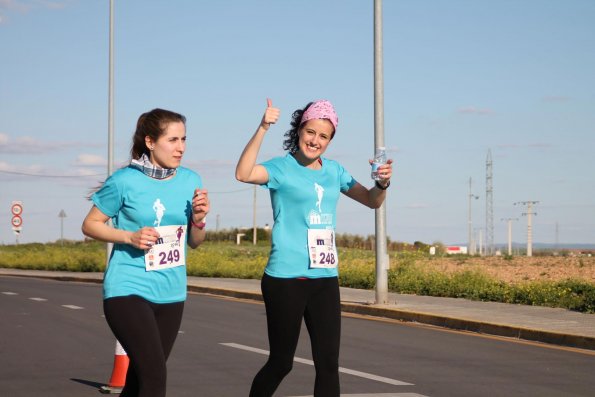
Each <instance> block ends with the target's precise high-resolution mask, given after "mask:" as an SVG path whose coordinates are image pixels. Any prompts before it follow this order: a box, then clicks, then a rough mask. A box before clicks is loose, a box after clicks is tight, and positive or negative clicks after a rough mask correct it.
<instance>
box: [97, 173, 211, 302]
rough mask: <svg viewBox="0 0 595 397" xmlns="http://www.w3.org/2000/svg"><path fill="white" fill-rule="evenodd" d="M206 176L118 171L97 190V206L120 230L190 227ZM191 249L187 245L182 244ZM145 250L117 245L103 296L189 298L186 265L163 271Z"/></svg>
mask: <svg viewBox="0 0 595 397" xmlns="http://www.w3.org/2000/svg"><path fill="white" fill-rule="evenodd" d="M196 188H202V180H201V178H200V176H199V175H198V174H197V173H195V172H194V171H191V170H189V169H187V168H184V167H178V169H177V171H176V173H175V175H174V176H173V177H172V178H170V179H166V180H159V179H154V178H151V177H149V176H147V175H145V174H143V173H142V172H141V171H139V170H138V169H135V168H132V167H125V168H121V169H119V170H117V171H116V172H114V174H113V175H111V176H110V177H109V178H108V179H107V180H106V181H105V183H104V185H103V186H102V188H101V189H100V190H99V191H98V192H96V193H95V194H93V196H92V197H91V199H92V200H93V203H94V204H95V206H96V207H97V208H98V209H99V210H100V211H101V212H102V213H104V214H105V215H107V216H109V217H110V218H112V222H113V225H114V227H115V228H117V229H122V230H129V231H137V230H138V229H140V228H142V227H146V226H150V227H154V226H170V225H188V223H189V220H190V217H191V216H192V206H191V203H192V196H193V194H194V189H196ZM182 245H183V247H184V248H183V249H184V251H186V244H182ZM144 255H145V252H144V251H143V250H141V249H138V248H135V247H133V246H132V245H128V244H114V248H113V250H112V255H111V257H110V260H109V265H108V267H107V270H106V272H105V277H104V281H103V298H104V299H107V298H112V297H116V296H128V295H139V296H141V297H143V298H145V299H147V300H149V301H151V302H155V303H172V302H180V301H184V300H185V299H186V264H185V263H184V265H183V266H177V267H173V268H169V269H162V270H157V271H146V270H145V259H144Z"/></svg>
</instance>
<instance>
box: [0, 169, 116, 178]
mask: <svg viewBox="0 0 595 397" xmlns="http://www.w3.org/2000/svg"><path fill="white" fill-rule="evenodd" d="M0 173H2V174H11V175H21V176H32V177H37V178H88V177H91V176H105V172H104V173H101V174H87V175H51V174H30V173H27V172H19V171H5V170H0Z"/></svg>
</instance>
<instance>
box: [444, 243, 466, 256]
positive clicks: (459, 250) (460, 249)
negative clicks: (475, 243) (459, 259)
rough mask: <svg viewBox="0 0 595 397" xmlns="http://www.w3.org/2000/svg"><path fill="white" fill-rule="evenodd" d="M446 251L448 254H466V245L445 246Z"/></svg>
mask: <svg viewBox="0 0 595 397" xmlns="http://www.w3.org/2000/svg"><path fill="white" fill-rule="evenodd" d="M446 253H447V254H449V255H453V254H466V253H467V247H465V246H461V245H450V246H447V247H446Z"/></svg>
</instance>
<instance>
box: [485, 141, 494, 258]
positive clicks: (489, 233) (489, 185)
mask: <svg viewBox="0 0 595 397" xmlns="http://www.w3.org/2000/svg"><path fill="white" fill-rule="evenodd" d="M492 179H493V178H492V151H491V150H490V149H488V156H487V158H486V246H485V253H486V255H494V197H493V193H494V187H493V181H492Z"/></svg>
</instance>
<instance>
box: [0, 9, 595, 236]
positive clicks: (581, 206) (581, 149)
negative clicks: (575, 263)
mask: <svg viewBox="0 0 595 397" xmlns="http://www.w3.org/2000/svg"><path fill="white" fill-rule="evenodd" d="M109 3H110V2H109V1H108V0H101V1H100V0H86V1H84V0H0V243H3V244H14V243H15V241H16V236H15V234H14V233H13V231H12V227H11V217H12V215H11V213H10V208H11V204H12V202H13V201H22V203H23V213H22V220H23V229H22V231H21V233H20V235H19V237H18V239H19V242H22V243H26V242H49V241H55V240H58V239H59V238H60V237H62V236H63V237H64V238H66V239H71V240H81V239H83V235H82V233H81V231H80V226H81V223H82V221H83V219H84V217H85V215H86V214H87V212H88V211H89V209H90V207H91V204H90V202H89V201H88V200H87V198H86V197H87V195H88V194H89V192H90V190H91V189H93V188H94V187H95V186H97V185H99V184H100V183H101V182H102V181H103V180H104V179H105V178H106V175H107V143H108V76H109V74H108V72H109ZM114 3H115V7H114V16H115V18H114V82H115V83H114V85H115V89H114V148H115V149H114V150H115V166H116V167H120V166H124V165H125V164H127V162H128V161H129V151H130V142H131V137H132V133H133V131H134V127H135V124H136V120H137V118H138V116H139V115H140V114H141V113H143V112H146V111H148V110H150V109H153V108H156V107H160V108H165V109H170V110H174V111H177V112H180V113H182V114H184V115H185V116H186V117H187V119H188V121H187V138H188V140H187V149H186V153H185V155H184V160H183V165H184V166H186V167H189V168H191V169H193V170H195V171H197V172H198V173H199V174H200V175H201V176H202V178H203V181H204V186H205V188H207V189H209V191H210V197H211V213H210V214H209V217H208V226H207V227H208V228H210V229H216V228H218V229H228V228H235V227H251V226H252V223H253V216H254V213H253V206H254V188H253V186H252V185H246V184H242V183H240V182H238V181H236V180H235V177H234V170H235V165H236V162H237V159H238V157H239V155H240V153H241V151H242V149H243V148H244V146H245V144H246V143H247V141H248V140H249V139H250V137H251V136H252V134H253V133H254V131H255V130H256V128H257V126H258V123H259V122H260V119H261V117H262V113H263V112H264V110H265V107H266V98H271V99H272V101H273V105H274V106H276V107H278V108H280V109H281V117H280V120H279V122H278V123H277V124H276V125H274V126H273V127H272V128H271V130H269V132H268V133H267V136H266V139H265V142H264V143H263V146H262V149H261V152H260V155H259V161H265V160H267V159H269V158H271V157H273V156H281V155H284V151H283V148H282V142H283V134H284V133H285V131H287V130H288V129H289V122H290V120H291V114H292V112H293V111H294V110H296V109H298V108H302V107H303V106H304V105H305V104H307V103H308V102H310V101H312V100H315V99H328V100H330V101H332V102H333V103H334V105H335V108H336V110H337V113H338V115H339V127H338V130H337V134H336V136H335V138H334V139H333V141H332V142H331V144H330V145H329V148H328V150H327V152H326V153H325V155H324V156H325V157H328V158H332V159H334V160H337V161H339V162H340V163H341V164H342V165H343V166H344V167H345V168H346V169H347V170H348V171H349V172H350V173H351V174H352V175H353V176H354V177H355V178H356V179H357V180H358V181H360V182H361V183H362V184H364V185H366V186H372V181H371V179H370V166H369V164H368V159H369V158H371V157H372V156H373V152H374V73H373V70H374V52H373V48H374V47H373V43H374V37H373V28H374V25H373V24H374V22H373V20H374V8H373V1H372V0H367V1H364V0H300V1H290V0H287V1H275V0H252V1H246V0H220V1H196V0H172V1H165V0H162V1H157V0H126V1H121V0H115V2H114ZM593 21H595V1H592V0H523V1H518V0H499V1H489V0H449V1H445V0H384V1H383V71H384V85H383V89H384V109H383V110H384V140H385V145H386V147H387V149H388V154H389V157H390V158H392V159H393V160H394V176H393V178H392V181H391V186H390V188H389V190H388V195H387V199H386V202H385V208H386V231H387V235H388V236H389V238H390V239H391V241H402V242H408V243H413V242H415V241H422V242H425V243H435V242H440V243H443V244H466V243H467V240H468V225H469V208H470V207H471V223H472V228H473V235H474V236H475V238H476V239H477V238H479V234H480V233H481V234H482V236H483V237H484V238H485V235H486V230H485V228H486V212H487V210H486V208H487V203H486V196H487V195H486V188H487V184H486V175H487V166H486V161H487V156H488V151H490V152H491V157H492V187H493V191H492V197H493V199H492V203H493V204H492V208H493V225H494V242H495V243H497V244H503V243H506V242H507V239H508V233H507V230H508V229H507V222H506V219H508V218H512V219H517V220H514V221H512V240H513V241H515V242H519V243H523V242H526V241H527V229H528V228H527V226H528V225H527V223H528V222H527V221H528V217H527V216H526V215H523V214H526V213H527V212H528V210H527V207H526V206H525V205H523V204H517V205H515V203H522V202H527V201H537V203H536V204H535V205H534V206H533V209H532V212H534V213H536V215H534V216H533V217H532V234H533V241H534V242H541V243H550V244H587V243H590V244H593V243H595V199H594V198H595V172H594V171H595V167H594V165H595V159H594V156H593V148H594V147H595V73H594V72H593V71H595V24H594V23H593ZM470 179H471V181H472V185H471V194H472V195H473V196H478V199H472V198H471V197H472V196H470V186H469V185H470V184H469V182H470ZM62 210H63V211H64V212H65V214H66V217H65V218H60V217H59V216H58V214H59V213H60V211H62ZM256 219H257V224H258V225H259V226H261V227H262V226H264V225H266V224H269V225H271V224H272V222H273V220H272V210H271V207H270V199H269V195H268V191H267V190H265V189H263V188H260V187H258V188H257V189H256ZM374 223H375V216H374V210H371V209H369V208H366V207H363V206H362V205H360V204H358V203H355V202H354V201H352V200H350V199H349V198H347V197H346V196H343V197H342V198H341V199H340V202H339V207H338V210H337V232H339V233H349V234H357V235H362V236H366V235H370V234H374ZM480 231H481V232H480Z"/></svg>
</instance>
